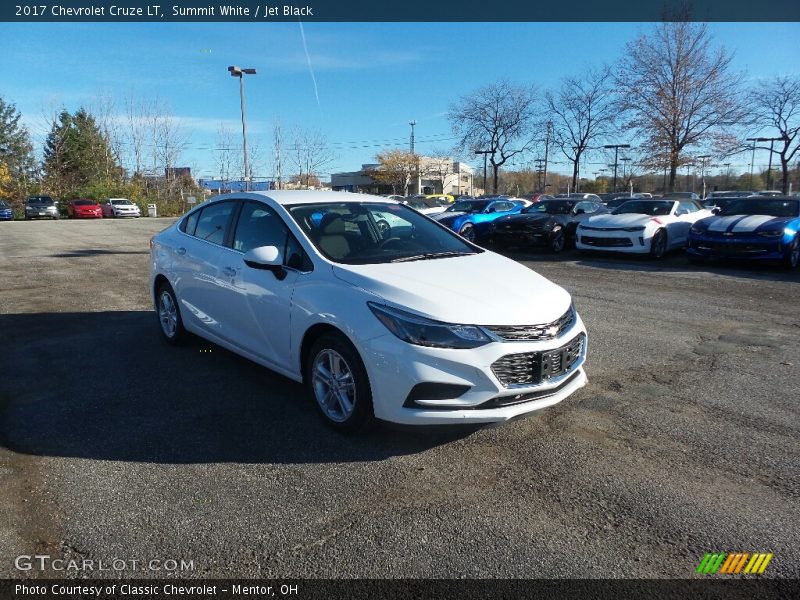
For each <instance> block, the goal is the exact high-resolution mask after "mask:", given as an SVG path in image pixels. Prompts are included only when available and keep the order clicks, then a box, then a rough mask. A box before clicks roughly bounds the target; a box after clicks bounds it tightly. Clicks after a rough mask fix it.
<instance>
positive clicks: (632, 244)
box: [575, 199, 712, 258]
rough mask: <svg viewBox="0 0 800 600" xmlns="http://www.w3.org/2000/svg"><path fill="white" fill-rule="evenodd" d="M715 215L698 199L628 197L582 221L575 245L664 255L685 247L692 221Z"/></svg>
mask: <svg viewBox="0 0 800 600" xmlns="http://www.w3.org/2000/svg"><path fill="white" fill-rule="evenodd" d="M711 215H712V212H711V210H708V209H705V208H703V206H702V205H701V204H700V203H699V202H697V201H695V200H650V199H634V200H628V201H627V202H625V203H624V204H622V205H620V206H619V207H617V208H616V209H614V210H613V211H612V212H610V213H606V214H602V215H596V216H594V217H589V218H588V219H587V220H585V221H584V222H582V223H581V224H579V225H578V229H577V231H576V236H575V247H576V248H577V249H578V250H603V251H612V252H628V253H634V254H649V255H650V256H652V257H653V258H661V257H662V256H664V254H665V253H666V252H667V251H668V250H671V249H673V248H681V247H684V246H685V245H686V239H687V237H688V235H689V228H690V227H691V226H692V224H693V223H694V222H695V221H698V220H700V219H703V218H705V217H710V216H711Z"/></svg>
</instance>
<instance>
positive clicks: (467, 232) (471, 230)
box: [458, 223, 476, 244]
mask: <svg viewBox="0 0 800 600" xmlns="http://www.w3.org/2000/svg"><path fill="white" fill-rule="evenodd" d="M458 235H460V236H461V237H463V238H464V239H465V240H467V241H468V242H472V243H473V244H474V243H475V237H476V236H475V227H473V226H472V224H471V223H466V224H464V225H463V226H462V227H461V229H459V231H458Z"/></svg>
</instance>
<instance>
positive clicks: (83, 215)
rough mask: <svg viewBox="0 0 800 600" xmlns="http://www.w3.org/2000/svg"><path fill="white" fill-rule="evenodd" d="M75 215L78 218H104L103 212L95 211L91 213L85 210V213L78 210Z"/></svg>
mask: <svg viewBox="0 0 800 600" xmlns="http://www.w3.org/2000/svg"><path fill="white" fill-rule="evenodd" d="M74 216H75V218H76V219H102V218H103V213H101V212H97V213H94V212H91V213H89V212H84V213H79V212H76V213H75V215H74Z"/></svg>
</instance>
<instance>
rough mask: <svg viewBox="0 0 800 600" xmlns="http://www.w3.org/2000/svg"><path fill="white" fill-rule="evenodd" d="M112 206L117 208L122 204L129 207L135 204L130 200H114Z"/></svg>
mask: <svg viewBox="0 0 800 600" xmlns="http://www.w3.org/2000/svg"><path fill="white" fill-rule="evenodd" d="M111 204H114V205H115V206H119V205H120V204H122V205H124V206H127V205H128V204H133V202H131V201H130V200H112V201H111Z"/></svg>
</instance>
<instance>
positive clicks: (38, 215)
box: [25, 209, 58, 219]
mask: <svg viewBox="0 0 800 600" xmlns="http://www.w3.org/2000/svg"><path fill="white" fill-rule="evenodd" d="M25 216H26V217H27V218H29V219H55V218H57V217H58V211H57V210H55V209H53V210H47V209H44V210H38V209H37V210H28V209H25Z"/></svg>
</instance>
